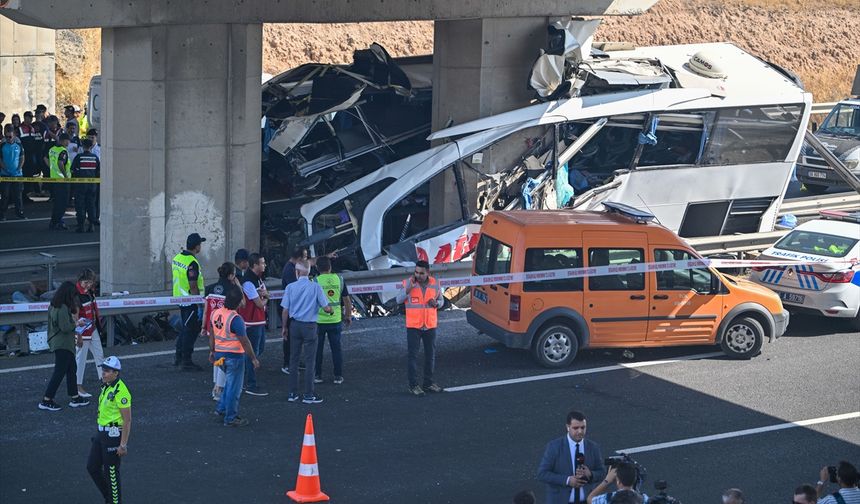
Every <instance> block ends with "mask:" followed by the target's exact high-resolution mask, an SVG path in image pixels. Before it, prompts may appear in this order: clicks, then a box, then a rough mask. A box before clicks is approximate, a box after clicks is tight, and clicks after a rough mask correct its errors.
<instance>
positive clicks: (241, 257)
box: [233, 248, 251, 262]
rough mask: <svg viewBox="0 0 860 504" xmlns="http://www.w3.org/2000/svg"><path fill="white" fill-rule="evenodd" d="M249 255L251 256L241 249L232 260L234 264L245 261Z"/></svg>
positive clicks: (246, 250)
mask: <svg viewBox="0 0 860 504" xmlns="http://www.w3.org/2000/svg"><path fill="white" fill-rule="evenodd" d="M250 255H251V254H250V253H249V252H248V249H243V248H241V249H239V250H237V251H236V256H235V257H234V258H233V260H234V261H236V262H239V261H247V260H248V258H249V257H250Z"/></svg>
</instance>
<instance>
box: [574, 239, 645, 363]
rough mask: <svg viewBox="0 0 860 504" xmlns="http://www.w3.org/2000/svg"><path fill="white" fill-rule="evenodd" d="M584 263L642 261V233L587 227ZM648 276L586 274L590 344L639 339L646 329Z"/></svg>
mask: <svg viewBox="0 0 860 504" xmlns="http://www.w3.org/2000/svg"><path fill="white" fill-rule="evenodd" d="M582 239H583V242H584V243H585V244H586V245H587V252H586V260H587V266H588V267H589V268H590V267H593V266H610V267H619V268H623V267H628V268H629V267H630V266H634V265H636V264H642V263H644V262H645V253H646V250H647V248H648V238H647V235H646V234H645V233H627V232H625V233H617V232H606V231H592V232H589V231H586V232H584V233H583V234H582ZM648 282H649V280H648V276H647V275H646V274H645V273H644V272H642V273H633V272H623V271H622V272H619V273H618V274H610V275H601V276H589V277H588V278H587V281H586V282H585V284H586V292H585V296H584V299H583V312H584V313H585V319H586V321H587V322H588V325H589V330H590V332H591V341H590V346H625V345H629V344H631V343H642V342H644V341H645V339H646V334H647V331H648V310H649V304H648V292H649V285H648Z"/></svg>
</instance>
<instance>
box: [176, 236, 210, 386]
mask: <svg viewBox="0 0 860 504" xmlns="http://www.w3.org/2000/svg"><path fill="white" fill-rule="evenodd" d="M205 241H206V238H203V237H201V236H200V235H199V234H197V233H191V234H190V235H188V238H187V239H186V240H185V250H183V251H182V252H180V253H178V254H176V255H175V256H174V257H173V260H172V261H171V270H172V271H173V296H174V297H185V296H200V295H202V293H203V291H204V289H205V286H204V283H203V272H202V271H201V270H200V262H199V261H198V260H197V256H198V255H199V254H200V250H201V248H202V243H203V242H205ZM179 314H180V316H181V317H182V330H181V331H180V332H179V336H178V337H177V338H176V356H175V358H174V360H173V365H174V366H179V365H180V364H181V365H182V370H183V371H202V370H203V368H201V367H200V366H198V365H197V364H195V363H193V362H192V361H191V352H193V351H194V343H195V342H196V341H197V336H199V335H200V329H201V326H202V324H201V321H200V313H199V308H198V305H196V304H193V303H182V304H180V305H179Z"/></svg>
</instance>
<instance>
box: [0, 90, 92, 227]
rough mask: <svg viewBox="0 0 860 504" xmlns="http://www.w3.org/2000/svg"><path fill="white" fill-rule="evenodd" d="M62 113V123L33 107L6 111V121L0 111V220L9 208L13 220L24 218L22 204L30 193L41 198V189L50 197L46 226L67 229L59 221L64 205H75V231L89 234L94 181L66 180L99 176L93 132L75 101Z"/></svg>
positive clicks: (29, 201) (44, 107) (39, 107)
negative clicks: (8, 114) (0, 140)
mask: <svg viewBox="0 0 860 504" xmlns="http://www.w3.org/2000/svg"><path fill="white" fill-rule="evenodd" d="M63 113H64V119H65V121H62V120H60V118H58V117H57V116H56V115H53V114H49V113H48V110H47V107H46V106H45V105H37V106H36V109H35V110H33V111H29V110H28V111H25V112H24V113H23V115H20V114H17V113H15V114H12V116H11V117H10V120H9V122H8V123H7V122H6V114H4V113H3V112H0V125H2V128H3V143H2V147H0V220H4V219H6V212H7V210H8V209H9V207H10V206H14V208H15V216H16V217H17V218H19V219H26V218H27V217H26V213H25V212H24V205H25V204H27V203H32V202H33V200H32V199H31V196H32V195H34V194H37V195H40V196H44V195H45V192H46V191H47V192H49V193H50V198H51V201H52V210H51V219H50V224H49V228H50V229H53V230H66V229H69V228H68V226H66V224H65V223H64V222H63V216H64V214H65V212H66V208H68V207H74V209H75V213H76V221H77V226H76V228H75V229H76V231H78V232H80V233H83V232H93V230H94V228H93V227H94V226H98V225H99V218H98V215H99V210H98V206H99V201H98V198H99V191H98V182H97V181H91V182H90V181H82V182H83V183H78V182H75V181H73V180H70V179H98V178H100V175H101V161H100V155H101V148H100V146H99V142H98V131H96V130H95V129H90V128H89V126H88V122H87V117H86V114H83V115H82V114H81V109H80V107H78V106H77V105H67V106H66V107H65V108H64V109H63ZM84 133H85V134H84ZM34 179H39V180H34ZM72 182H74V183H72Z"/></svg>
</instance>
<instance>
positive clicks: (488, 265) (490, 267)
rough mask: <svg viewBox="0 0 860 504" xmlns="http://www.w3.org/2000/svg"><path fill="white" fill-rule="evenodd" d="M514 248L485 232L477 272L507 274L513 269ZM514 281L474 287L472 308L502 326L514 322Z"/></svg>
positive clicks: (478, 251) (477, 251)
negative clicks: (511, 284) (512, 292)
mask: <svg viewBox="0 0 860 504" xmlns="http://www.w3.org/2000/svg"><path fill="white" fill-rule="evenodd" d="M511 256H512V248H511V246H510V245H508V244H506V243H503V242H502V241H501V240H497V239H495V238H493V237H492V236H490V235H488V234H482V235H481V238H480V240H479V241H478V247H477V250H476V252H475V257H474V263H475V264H474V272H475V274H476V275H503V274H507V273H510V272H511ZM509 287H510V284H507V283H494V284H488V285H480V286H475V287H472V309H473V310H474V311H475V313H477V314H478V315H480V316H482V317H484V318H485V319H487V321H489V322H492V323H493V324H495V325H497V326H498V327H502V328H505V329H507V328H508V326H509V324H510V316H509V315H510V304H511V298H510V292H509Z"/></svg>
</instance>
